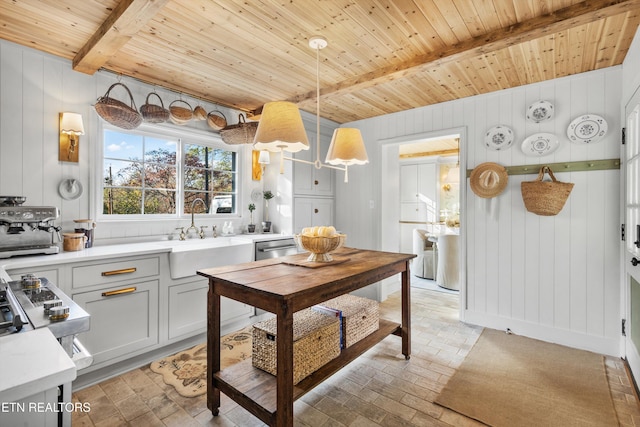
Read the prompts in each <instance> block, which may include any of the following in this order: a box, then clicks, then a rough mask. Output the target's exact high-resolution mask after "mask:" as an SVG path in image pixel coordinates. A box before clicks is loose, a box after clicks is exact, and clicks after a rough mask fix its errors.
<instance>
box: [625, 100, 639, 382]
mask: <svg viewBox="0 0 640 427" xmlns="http://www.w3.org/2000/svg"><path fill="white" fill-rule="evenodd" d="M625 116H626V118H627V119H626V143H625V145H624V146H623V147H624V148H623V162H624V168H623V170H624V180H625V185H624V203H625V210H624V212H625V219H624V222H625V241H624V276H623V277H624V281H625V285H624V286H625V295H626V296H627V298H626V300H627V321H626V325H627V327H626V338H625V354H626V357H627V360H628V362H629V366H630V367H631V372H632V373H633V376H634V377H635V378H637V379H638V378H640V352H639V351H638V349H640V89H639V90H637V91H636V93H635V95H634V96H633V98H632V99H631V101H630V102H629V104H627V107H626V109H625Z"/></svg>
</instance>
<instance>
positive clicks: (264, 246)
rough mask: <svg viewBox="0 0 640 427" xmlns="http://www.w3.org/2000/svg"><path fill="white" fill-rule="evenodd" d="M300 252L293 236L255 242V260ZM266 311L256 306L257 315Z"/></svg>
mask: <svg viewBox="0 0 640 427" xmlns="http://www.w3.org/2000/svg"><path fill="white" fill-rule="evenodd" d="M298 252H300V251H299V250H298V245H296V241H295V240H293V238H292V237H285V238H282V239H275V240H266V241H263V242H256V244H255V258H254V259H255V260H256V261H260V260H261V259H270V258H278V257H281V256H286V255H295V254H297V253H298ZM264 313H266V311H264V310H262V309H259V308H256V316H259V315H262V314H264Z"/></svg>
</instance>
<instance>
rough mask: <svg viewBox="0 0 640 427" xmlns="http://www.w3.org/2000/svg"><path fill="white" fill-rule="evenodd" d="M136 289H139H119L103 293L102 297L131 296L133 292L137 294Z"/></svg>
mask: <svg viewBox="0 0 640 427" xmlns="http://www.w3.org/2000/svg"><path fill="white" fill-rule="evenodd" d="M136 289H137V288H136V287H130V288H123V289H117V290H115V291H107V292H103V293H102V296H103V297H112V296H114V295H122V294H130V293H132V292H135V291H136Z"/></svg>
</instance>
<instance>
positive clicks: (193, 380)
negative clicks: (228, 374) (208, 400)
mask: <svg viewBox="0 0 640 427" xmlns="http://www.w3.org/2000/svg"><path fill="white" fill-rule="evenodd" d="M251 332H252V327H251V326H249V327H247V328H244V329H242V330H240V331H237V332H233V333H231V334H229V335H225V336H223V337H222V338H221V339H220V345H221V350H220V366H221V367H222V368H225V367H227V366H230V365H233V364H234V363H237V362H240V361H242V360H245V359H247V358H249V357H251ZM150 368H151V370H152V371H153V372H155V373H158V374H160V375H162V379H163V380H164V382H165V384H169V385H172V386H173V387H175V389H176V391H177V392H178V394H180V396H183V397H196V396H200V395H202V394H205V393H206V392H207V344H206V343H203V344H198V345H197V346H195V347H192V348H190V349H188V350H185V351H181V352H180V353H177V354H174V355H173V356H168V357H165V358H164V359H160V360H157V361H155V362H152V363H151V365H150Z"/></svg>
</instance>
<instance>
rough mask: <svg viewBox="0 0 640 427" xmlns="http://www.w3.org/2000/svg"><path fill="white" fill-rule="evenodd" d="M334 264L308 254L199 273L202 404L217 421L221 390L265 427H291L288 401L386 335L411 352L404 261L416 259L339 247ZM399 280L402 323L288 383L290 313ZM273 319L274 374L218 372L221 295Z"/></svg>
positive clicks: (246, 369)
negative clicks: (203, 304) (203, 294)
mask: <svg viewBox="0 0 640 427" xmlns="http://www.w3.org/2000/svg"><path fill="white" fill-rule="evenodd" d="M332 256H333V259H334V261H332V262H329V263H316V262H313V263H310V262H308V261H306V259H307V257H308V254H306V253H303V254H297V255H290V256H285V257H280V258H272V259H267V260H261V261H255V262H249V263H243V264H236V265H229V266H224V267H215V268H209V269H203V270H199V271H198V274H199V275H201V276H204V277H207V278H209V293H208V313H207V315H208V329H207V384H208V389H207V405H208V408H209V409H210V410H211V411H212V413H213V414H214V415H218V411H219V407H220V392H221V391H222V392H223V393H225V394H226V395H227V396H229V397H230V398H231V399H233V400H235V401H236V402H237V403H238V404H240V405H241V406H243V407H244V408H245V409H247V410H248V411H249V412H251V413H252V414H254V415H255V416H256V417H258V418H259V419H260V420H262V421H263V422H264V423H266V424H268V425H271V426H292V425H293V402H294V401H295V400H296V399H297V398H299V397H301V396H302V395H304V394H305V393H306V392H308V391H309V390H311V389H313V387H315V386H316V385H318V384H319V383H320V382H322V381H323V380H325V379H326V378H328V377H329V376H331V375H332V374H334V373H335V372H337V371H338V370H340V369H341V368H342V367H344V366H345V365H347V364H348V363H350V362H351V361H353V360H355V359H356V358H357V357H358V356H359V355H360V354H362V353H364V352H365V351H367V350H368V349H369V348H371V347H373V346H374V345H375V344H377V343H378V342H380V341H381V340H382V339H384V338H385V337H387V336H388V335H390V334H393V335H398V336H400V337H401V338H402V354H403V355H404V356H405V358H406V359H409V356H410V352H411V332H410V331H411V328H410V292H409V261H410V260H411V259H412V258H414V257H415V255H414V254H401V253H393V252H380V251H371V250H363V249H354V248H340V249H338V250H337V251H335V252H332ZM399 273H400V274H401V275H402V278H401V279H402V290H401V292H402V323H401V324H397V323H393V322H390V321H388V320H385V319H380V329H379V330H378V331H377V332H374V333H373V334H371V335H369V336H368V337H366V338H364V339H362V340H361V341H359V342H358V343H356V344H354V345H353V346H351V347H349V348H347V349H343V350H342V352H341V354H340V356H339V357H338V358H337V359H334V360H333V361H331V362H329V363H327V364H326V365H325V366H323V367H322V368H320V369H319V370H318V371H316V372H314V373H313V374H311V375H310V376H309V377H307V378H305V379H304V380H302V381H301V382H300V383H298V384H297V385H295V386H294V385H293V368H292V366H293V313H294V312H296V311H299V310H302V309H305V308H307V307H311V306H313V305H316V304H320V303H322V302H324V301H327V300H329V299H331V298H335V297H337V296H340V295H343V294H347V293H349V292H352V291H355V290H357V289H360V288H363V287H365V286H368V285H370V284H373V283H376V282H379V281H380V280H383V279H385V278H388V277H391V276H394V275H396V274H399ZM221 296H224V297H228V298H231V299H234V300H236V301H240V302H243V303H245V304H250V305H253V306H255V307H257V308H260V309H263V310H266V311H270V312H272V313H275V314H276V316H277V335H276V336H277V342H276V347H277V359H278V360H277V375H276V376H275V377H274V376H273V375H270V374H268V373H266V372H263V371H261V370H259V369H257V368H254V367H253V366H252V364H251V360H250V359H249V360H245V361H243V362H240V363H238V364H236V365H233V366H231V367H229V368H225V369H224V371H221V370H220V297H221Z"/></svg>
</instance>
